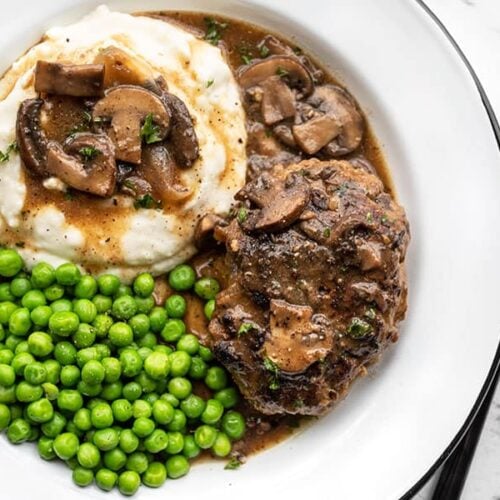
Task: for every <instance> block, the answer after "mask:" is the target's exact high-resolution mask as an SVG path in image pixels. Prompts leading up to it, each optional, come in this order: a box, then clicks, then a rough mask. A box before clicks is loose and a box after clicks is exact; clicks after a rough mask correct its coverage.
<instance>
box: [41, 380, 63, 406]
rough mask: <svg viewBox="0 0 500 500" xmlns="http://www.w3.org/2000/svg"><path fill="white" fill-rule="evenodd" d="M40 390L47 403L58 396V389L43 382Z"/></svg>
mask: <svg viewBox="0 0 500 500" xmlns="http://www.w3.org/2000/svg"><path fill="white" fill-rule="evenodd" d="M42 389H43V393H44V395H45V397H46V398H47V399H48V400H49V401H54V400H56V399H57V396H59V388H58V387H57V385H55V384H52V383H50V382H44V383H43V384H42Z"/></svg>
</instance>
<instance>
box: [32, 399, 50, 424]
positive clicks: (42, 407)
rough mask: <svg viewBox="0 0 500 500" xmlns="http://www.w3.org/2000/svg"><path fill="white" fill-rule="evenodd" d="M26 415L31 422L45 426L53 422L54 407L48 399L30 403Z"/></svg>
mask: <svg viewBox="0 0 500 500" xmlns="http://www.w3.org/2000/svg"><path fill="white" fill-rule="evenodd" d="M26 413H27V415H28V418H29V420H30V421H31V422H34V423H35V424H43V423H45V422H48V421H49V420H51V419H52V417H53V416H54V407H53V406H52V404H51V402H50V401H49V400H48V399H45V398H42V399H39V400H38V401H34V402H33V403H30V404H29V405H28V407H27V409H26Z"/></svg>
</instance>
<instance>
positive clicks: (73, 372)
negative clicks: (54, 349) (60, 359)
mask: <svg viewBox="0 0 500 500" xmlns="http://www.w3.org/2000/svg"><path fill="white" fill-rule="evenodd" d="M60 379H61V384H62V385H63V386H65V387H75V386H76V385H77V384H78V382H79V381H80V368H78V366H76V365H66V366H63V367H62V369H61V375H60Z"/></svg>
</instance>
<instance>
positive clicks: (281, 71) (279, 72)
mask: <svg viewBox="0 0 500 500" xmlns="http://www.w3.org/2000/svg"><path fill="white" fill-rule="evenodd" d="M276 74H277V75H278V76H280V77H281V78H283V77H284V76H287V75H288V71H287V70H286V69H285V68H282V67H281V66H278V69H277V70H276Z"/></svg>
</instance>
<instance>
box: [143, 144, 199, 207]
mask: <svg viewBox="0 0 500 500" xmlns="http://www.w3.org/2000/svg"><path fill="white" fill-rule="evenodd" d="M175 170H176V163H175V161H174V160H173V158H172V156H171V155H170V153H169V151H168V149H167V148H166V147H165V146H164V145H161V144H155V145H150V146H146V147H145V148H144V151H143V153H142V162H141V164H140V165H138V166H137V168H136V173H137V175H139V176H141V177H142V178H143V179H145V180H146V181H147V182H148V183H149V184H150V185H151V186H153V188H154V190H155V192H156V193H157V194H159V195H160V196H161V199H162V200H163V201H164V202H180V201H182V200H185V199H186V198H188V197H189V196H191V191H189V189H187V188H186V187H185V186H183V185H181V184H179V183H178V182H177V179H176V175H175Z"/></svg>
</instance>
